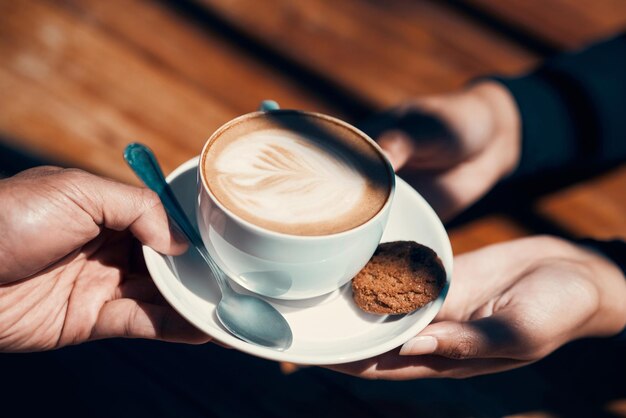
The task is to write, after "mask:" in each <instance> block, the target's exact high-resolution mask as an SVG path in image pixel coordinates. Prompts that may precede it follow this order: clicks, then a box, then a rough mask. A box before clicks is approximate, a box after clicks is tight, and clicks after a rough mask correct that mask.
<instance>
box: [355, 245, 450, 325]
mask: <svg viewBox="0 0 626 418" xmlns="http://www.w3.org/2000/svg"><path fill="white" fill-rule="evenodd" d="M445 282H446V272H445V270H444V268H443V265H442V263H441V260H440V259H439V257H437V253H435V252H434V251H433V250H431V249H430V248H428V247H425V246H423V245H420V244H418V243H416V242H413V241H395V242H386V243H384V244H380V245H379V246H378V248H377V249H376V252H375V253H374V255H373V256H372V258H371V259H370V261H369V262H368V263H367V265H366V266H365V267H364V268H363V269H362V270H361V271H360V272H359V273H358V274H357V275H356V277H354V279H352V291H353V293H354V301H355V302H356V304H357V305H358V306H359V308H361V309H363V310H364V311H366V312H370V313H375V314H381V315H385V314H405V313H409V312H412V311H414V310H416V309H418V308H421V307H422V306H424V305H426V304H427V303H429V302H431V301H433V300H435V299H436V298H437V296H439V292H441V289H442V288H443V285H444V283H445Z"/></svg>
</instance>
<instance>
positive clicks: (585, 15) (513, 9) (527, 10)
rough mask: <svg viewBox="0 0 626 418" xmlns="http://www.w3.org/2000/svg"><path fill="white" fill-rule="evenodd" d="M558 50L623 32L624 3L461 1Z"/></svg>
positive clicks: (604, 0)
mask: <svg viewBox="0 0 626 418" xmlns="http://www.w3.org/2000/svg"><path fill="white" fill-rule="evenodd" d="M461 2H462V3H465V4H467V5H470V6H472V7H475V8H477V9H478V10H480V11H482V12H484V13H487V14H490V15H492V16H493V17H495V18H496V19H498V20H501V21H504V22H506V23H507V24H510V25H512V26H513V27H515V28H517V29H519V30H521V31H523V32H526V33H528V34H530V35H532V36H533V37H535V38H538V39H539V40H543V41H545V42H546V43H548V44H550V45H552V46H554V47H557V48H559V49H571V48H577V47H580V46H582V45H585V44H587V43H589V42H592V41H594V40H597V39H600V38H604V37H607V36H610V35H611V34H614V33H616V32H619V31H623V30H625V29H626V1H623V0H582V1H581V0H507V1H501V0H461Z"/></svg>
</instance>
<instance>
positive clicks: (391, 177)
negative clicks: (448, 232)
mask: <svg viewBox="0 0 626 418" xmlns="http://www.w3.org/2000/svg"><path fill="white" fill-rule="evenodd" d="M270 113H274V114H276V113H283V114H284V113H292V114H296V115H302V116H308V117H313V118H318V119H323V120H325V121H327V122H330V123H333V124H335V125H339V126H340V127H342V128H344V129H347V130H349V131H351V132H353V133H354V134H356V135H357V136H359V137H360V138H362V139H363V140H365V141H366V142H368V143H369V144H370V145H371V146H372V148H374V150H376V152H377V153H378V156H379V157H380V158H381V160H382V161H383V163H384V165H385V168H386V170H387V174H388V175H389V193H388V195H387V199H386V201H385V204H384V205H383V206H382V207H381V208H380V209H379V210H378V212H376V214H375V215H374V216H372V217H371V218H369V219H368V220H367V221H366V222H363V223H362V224H360V225H358V226H356V227H354V228H351V229H348V230H345V231H340V232H335V233H332V234H325V235H296V234H287V233H284V232H277V231H273V230H271V229H267V228H263V227H261V226H258V225H256V224H254V223H252V222H250V221H247V220H245V219H243V218H242V217H241V216H239V215H237V214H236V213H234V212H233V211H232V210H230V209H228V208H227V207H226V206H225V205H224V204H222V202H220V201H219V199H218V198H217V197H216V196H215V195H214V194H213V193H212V192H211V188H210V187H209V185H208V182H207V179H206V177H205V170H204V165H205V164H204V161H205V158H206V155H207V152H208V149H209V145H210V144H211V143H212V142H213V141H214V140H215V139H216V138H217V137H219V136H220V135H221V134H222V133H223V132H225V131H226V130H228V129H229V128H230V127H232V126H234V125H236V124H239V123H243V122H244V121H245V120H247V119H252V118H257V117H262V116H264V115H267V114H270ZM198 176H199V177H200V181H201V182H202V188H203V189H204V192H206V193H207V194H208V195H209V197H210V198H211V201H212V202H213V204H215V205H216V206H218V207H219V208H220V209H221V210H222V211H224V212H225V213H226V214H228V216H230V217H231V218H232V219H233V220H235V221H236V222H237V223H239V224H240V225H242V226H244V227H245V228H248V229H250V230H253V231H255V232H258V233H261V234H265V235H267V236H269V237H276V238H282V239H295V240H307V241H315V240H321V239H328V238H329V237H333V238H335V237H343V236H348V235H351V234H356V233H358V232H359V231H361V230H362V229H365V228H367V227H368V225H370V224H371V223H373V222H375V221H376V220H377V219H378V218H380V217H382V216H383V215H384V213H385V212H386V211H387V209H388V208H389V207H390V206H391V202H392V201H393V195H394V192H395V189H396V176H395V172H394V171H393V167H392V165H391V163H390V162H389V160H388V159H387V157H386V156H385V153H384V152H383V151H382V149H381V148H380V146H379V145H378V144H377V143H376V141H374V140H373V139H372V138H370V137H369V135H367V134H366V133H365V132H363V131H361V130H360V129H358V128H356V127H354V126H352V125H351V124H349V123H347V122H344V121H342V120H341V119H337V118H335V117H333V116H329V115H325V114H323V113H318V112H310V111H304V110H293V109H276V110H266V111H263V110H259V111H256V112H250V113H246V114H243V115H240V116H238V117H236V118H234V119H232V120H230V121H228V122H226V123H225V124H223V125H222V126H220V127H219V128H218V129H217V130H216V131H215V132H213V134H212V135H211V136H210V137H209V139H207V140H206V142H205V144H204V146H203V147H202V152H201V153H200V161H199V164H198Z"/></svg>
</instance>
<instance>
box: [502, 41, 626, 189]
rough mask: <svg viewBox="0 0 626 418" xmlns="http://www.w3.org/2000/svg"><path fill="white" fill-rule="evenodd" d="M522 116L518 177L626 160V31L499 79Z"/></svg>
mask: <svg viewBox="0 0 626 418" xmlns="http://www.w3.org/2000/svg"><path fill="white" fill-rule="evenodd" d="M495 79H496V80H498V81H499V82H501V83H502V84H504V85H505V86H506V87H507V88H508V89H509V90H510V91H511V93H512V94H513V96H514V97H515V100H516V102H517V105H518V108H519V111H520V115H521V120H522V155H521V160H520V163H519V166H518V168H517V170H516V171H515V173H514V174H513V177H518V176H524V175H527V174H536V173H540V172H542V171H546V170H550V169H562V168H565V167H576V166H578V165H580V164H583V165H589V164H605V163H610V162H615V161H620V160H623V159H624V158H626V34H622V35H620V36H618V37H616V38H613V39H611V40H609V41H606V42H603V43H599V44H596V45H593V46H591V47H590V48H587V49H584V50H581V51H575V52H571V53H567V54H562V55H558V56H556V57H555V58H552V59H550V60H548V61H546V62H545V63H544V64H543V65H542V66H541V67H539V68H538V69H537V70H535V71H533V72H531V73H530V74H528V75H525V76H522V77H515V78H504V77H496V78H495Z"/></svg>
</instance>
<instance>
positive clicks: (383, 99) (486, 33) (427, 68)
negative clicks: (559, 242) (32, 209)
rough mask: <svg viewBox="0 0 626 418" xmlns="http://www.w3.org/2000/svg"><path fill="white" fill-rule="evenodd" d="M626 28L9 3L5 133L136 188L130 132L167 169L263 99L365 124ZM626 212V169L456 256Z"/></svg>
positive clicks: (483, 232)
mask: <svg viewBox="0 0 626 418" xmlns="http://www.w3.org/2000/svg"><path fill="white" fill-rule="evenodd" d="M625 25H626V1H623V0H597V1H591V0H589V1H585V0H582V1H577V0H532V1H530V0H529V1H526V0H515V1H506V2H504V1H499V0H459V1H445V2H440V1H434V0H433V1H412V0H386V1H383V0H340V1H337V0H335V1H328V0H307V1H302V2H299V1H290V0H266V1H263V2H258V1H254V0H185V1H165V0H164V1H148V0H111V1H100V0H62V1H58V0H20V1H12V0H0V92H1V96H0V141H1V142H2V144H3V145H4V146H9V147H14V148H17V149H20V150H22V151H24V152H26V153H30V154H33V155H36V156H38V157H40V158H41V159H44V160H49V161H52V162H55V163H57V164H61V165H65V166H76V167H81V168H84V169H86V170H89V171H92V172H94V173H98V174H101V175H105V176H109V177H112V178H115V179H119V180H122V181H126V182H130V183H138V182H137V180H136V179H135V178H134V176H133V175H132V173H131V172H130V170H129V169H128V168H127V167H126V166H125V164H124V162H123V160H122V150H123V148H124V146H125V145H126V144H127V143H129V142H131V141H142V142H144V143H146V144H148V145H149V146H150V147H151V148H153V150H154V151H155V152H156V154H157V155H158V157H159V159H160V160H161V162H162V164H163V166H164V169H165V171H166V172H170V171H171V170H173V169H174V168H175V167H176V166H178V165H179V164H180V163H182V162H183V161H185V160H187V159H189V158H191V157H193V156H195V155H197V154H198V153H199V151H200V149H201V147H202V145H203V143H204V141H205V140H206V138H207V137H208V136H209V135H210V134H211V132H213V131H214V130H215V129H216V128H217V127H219V126H220V125H221V124H223V123H224V122H226V121H228V120H229V119H231V118H233V117H235V116H237V115H240V114H242V113H246V112H248V111H251V110H253V109H255V108H256V107H257V105H258V103H259V102H260V101H261V100H263V99H267V98H271V99H274V100H277V101H278V102H279V103H280V104H281V105H282V106H283V107H286V108H299V109H307V110H314V111H320V112H324V113H329V114H333V115H336V116H339V117H341V118H344V119H346V120H348V121H351V122H357V121H358V120H360V119H361V118H363V117H366V116H367V115H368V114H369V113H371V112H373V111H375V110H379V109H384V108H386V107H389V106H392V105H394V104H397V103H399V102H401V101H403V100H405V99H408V98H411V97H415V96H419V95H423V94H431V93H438V92H444V91H450V90H453V89H456V88H458V87H460V86H462V85H463V84H464V83H466V82H468V81H469V80H471V79H472V78H474V77H477V76H480V75H483V74H494V73H499V74H517V73H520V72H524V71H528V70H530V69H532V68H533V66H535V65H537V64H538V63H539V62H541V60H542V59H543V58H545V57H546V55H548V54H551V53H555V52H558V51H562V50H569V49H573V48H579V47H581V46H584V45H586V44H588V43H589V42H591V41H593V40H595V39H597V38H599V37H603V36H608V35H610V34H611V33H614V32H616V31H619V30H623V29H624V27H625ZM1 168H2V167H0V171H1ZM625 214H626V165H621V166H618V167H615V168H613V169H611V170H609V171H605V172H603V173H600V174H597V175H594V176H587V177H583V178H582V179H580V178H579V179H577V180H575V181H569V182H565V183H564V185H562V186H560V187H559V188H557V189H556V190H550V191H549V192H547V193H539V194H537V195H532V196H531V197H529V198H528V200H526V201H524V210H523V211H520V210H513V209H511V208H509V207H499V206H497V205H496V206H495V207H491V206H487V207H486V208H482V209H480V210H477V211H475V213H474V214H473V215H471V216H466V217H465V218H463V217H462V218H461V220H460V221H457V222H454V223H452V224H451V225H450V228H449V233H450V237H451V239H452V243H453V248H454V251H455V253H457V254H458V253H461V252H465V251H470V250H473V249H476V248H479V247H482V246H484V245H487V244H491V243H495V242H501V241H506V240H510V239H512V238H516V237H521V236H526V235H530V234H535V233H542V232H554V231H561V232H563V233H565V234H568V235H571V236H589V237H596V238H611V237H621V238H626V216H625ZM619 405H620V404H618V406H617V410H618V411H619V410H621V412H622V414H625V411H626V407H624V404H623V403H622V404H621V405H622V406H621V409H620V406H619ZM624 416H626V415H624Z"/></svg>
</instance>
